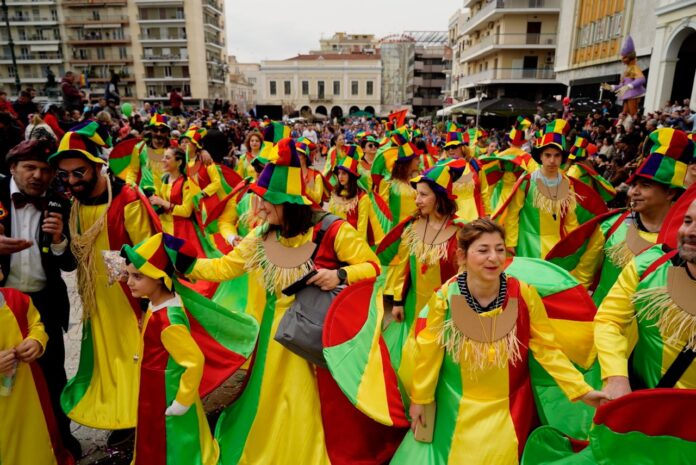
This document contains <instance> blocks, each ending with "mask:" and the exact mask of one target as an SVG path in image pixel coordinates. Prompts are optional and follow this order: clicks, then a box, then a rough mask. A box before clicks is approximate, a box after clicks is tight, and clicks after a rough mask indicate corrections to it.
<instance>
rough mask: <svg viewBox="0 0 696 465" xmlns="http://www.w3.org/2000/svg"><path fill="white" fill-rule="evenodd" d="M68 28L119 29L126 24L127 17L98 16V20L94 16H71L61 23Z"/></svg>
mask: <svg viewBox="0 0 696 465" xmlns="http://www.w3.org/2000/svg"><path fill="white" fill-rule="evenodd" d="M63 23H64V24H65V25H66V26H68V27H79V28H84V27H87V28H89V27H90V26H92V27H94V28H100V29H101V28H114V27H121V26H122V25H123V24H128V16H126V15H99V18H95V17H94V16H73V15H70V17H69V18H65V21H64V22H63Z"/></svg>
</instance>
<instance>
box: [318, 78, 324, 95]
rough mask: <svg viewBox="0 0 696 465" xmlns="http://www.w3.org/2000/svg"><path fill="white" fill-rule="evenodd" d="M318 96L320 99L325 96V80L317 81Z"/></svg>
mask: <svg viewBox="0 0 696 465" xmlns="http://www.w3.org/2000/svg"><path fill="white" fill-rule="evenodd" d="M317 96H318V97H319V98H320V99H323V98H324V81H317Z"/></svg>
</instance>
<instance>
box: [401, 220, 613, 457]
mask: <svg viewBox="0 0 696 465" xmlns="http://www.w3.org/2000/svg"><path fill="white" fill-rule="evenodd" d="M504 236H505V233H504V231H503V229H502V228H501V227H500V226H499V225H497V224H495V223H493V222H492V221H491V220H488V219H485V218H484V219H478V220H475V221H473V222H472V223H469V224H467V225H464V226H462V228H461V230H460V232H459V233H458V249H457V256H458V258H459V260H460V262H461V264H462V266H463V267H465V268H466V272H462V273H460V274H458V275H456V276H454V277H452V278H451V279H449V280H448V281H447V282H446V283H445V284H444V285H443V286H442V287H441V288H440V289H439V290H438V291H437V292H436V293H435V294H434V295H433V296H432V298H431V299H430V302H429V303H428V306H427V307H426V308H425V309H424V310H423V311H422V312H421V315H422V317H420V318H419V323H418V325H417V330H416V343H415V344H416V351H415V353H416V357H415V365H414V371H413V380H412V382H411V386H410V392H409V395H410V398H411V402H412V403H411V407H410V414H411V419H412V422H413V428H421V427H422V425H424V424H426V419H425V415H424V411H425V406H426V405H428V404H431V403H433V402H434V404H435V417H434V420H433V419H428V421H434V425H433V424H430V425H429V427H430V428H434V435H433V438H432V442H430V443H426V442H419V441H417V440H416V439H415V436H414V433H412V432H409V433H408V435H407V436H406V438H405V439H404V442H403V443H402V444H401V446H400V447H399V450H398V451H397V452H396V455H395V456H394V459H393V460H392V462H391V463H392V464H396V465H399V464H411V463H418V464H426V465H434V464H442V465H444V464H463V463H465V464H467V465H510V464H517V463H519V458H520V456H521V453H522V450H523V449H524V445H525V441H526V439H527V436H528V435H529V433H530V432H531V430H532V428H533V427H534V423H535V420H536V418H535V417H536V411H535V408H534V398H533V395H532V391H531V385H530V379H529V366H528V357H529V352H530V351H531V353H533V354H534V356H535V358H536V360H537V361H538V362H539V363H540V364H541V365H542V366H543V367H544V368H545V369H546V370H547V371H548V373H550V374H551V375H552V376H553V377H554V379H555V380H556V382H557V383H558V385H559V386H560V387H561V389H562V390H563V392H564V393H565V395H566V396H567V397H568V398H569V399H572V400H582V401H583V402H585V403H587V404H589V405H592V406H597V405H598V404H599V401H600V400H601V399H606V398H607V397H606V396H605V395H604V394H602V393H601V392H598V391H594V390H592V388H591V387H590V386H589V385H588V384H587V383H585V381H584V379H583V378H582V375H581V374H580V373H579V372H578V371H577V370H576V369H575V368H574V367H573V365H572V363H571V362H570V361H569V360H568V358H567V357H566V356H565V355H564V354H563V352H562V351H561V349H560V347H559V346H558V344H557V343H556V341H555V340H554V337H553V330H552V328H551V325H550V323H549V320H548V317H547V315H546V311H545V310H544V306H543V304H542V302H541V298H540V297H539V294H538V293H537V292H536V290H535V289H534V288H533V287H531V286H529V285H528V284H525V283H524V282H522V281H520V280H518V279H515V278H513V277H510V276H506V274H505V273H504V272H503V268H504V264H505V237H504ZM491 438H494V440H492V439H491Z"/></svg>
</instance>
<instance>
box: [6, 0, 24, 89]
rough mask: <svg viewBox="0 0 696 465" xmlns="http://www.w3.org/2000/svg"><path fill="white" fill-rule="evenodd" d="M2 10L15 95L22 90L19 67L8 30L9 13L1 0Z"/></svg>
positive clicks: (10, 32) (10, 33)
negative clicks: (15, 87)
mask: <svg viewBox="0 0 696 465" xmlns="http://www.w3.org/2000/svg"><path fill="white" fill-rule="evenodd" d="M2 12H3V14H4V15H5V26H6V27H7V44H8V45H9V47H10V57H12V67H13V68H14V71H15V76H14V78H15V86H17V95H19V93H20V92H21V91H22V83H21V81H20V80H19V67H18V66H17V57H16V56H15V50H14V42H13V41H12V31H11V30H10V14H9V13H8V12H7V4H6V3H5V0H2Z"/></svg>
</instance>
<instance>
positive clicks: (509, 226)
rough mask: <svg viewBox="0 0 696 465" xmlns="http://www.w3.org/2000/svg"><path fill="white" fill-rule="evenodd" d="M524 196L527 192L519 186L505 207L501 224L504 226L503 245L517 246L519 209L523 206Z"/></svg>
mask: <svg viewBox="0 0 696 465" xmlns="http://www.w3.org/2000/svg"><path fill="white" fill-rule="evenodd" d="M526 196H527V194H526V193H525V192H524V189H522V186H520V187H519V188H518V189H517V190H516V191H515V193H514V194H513V195H512V200H510V204H509V205H508V207H507V208H506V211H505V216H504V218H503V226H504V227H505V245H506V246H508V247H517V241H518V239H519V237H520V210H522V207H523V206H524V200H525V197H526Z"/></svg>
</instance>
